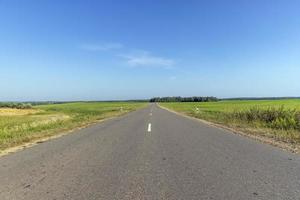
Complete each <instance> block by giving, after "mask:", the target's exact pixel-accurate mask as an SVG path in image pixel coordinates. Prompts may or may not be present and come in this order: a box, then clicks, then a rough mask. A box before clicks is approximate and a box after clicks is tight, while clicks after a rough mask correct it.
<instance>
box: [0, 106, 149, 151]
mask: <svg viewBox="0 0 300 200" xmlns="http://www.w3.org/2000/svg"><path fill="white" fill-rule="evenodd" d="M146 105H147V104H146V103H129V102H77V103H62V104H48V105H38V106H33V107H32V108H30V109H15V108H0V150H4V149H6V148H9V147H13V146H17V145H20V144H23V143H26V142H30V141H33V140H37V139H40V138H44V137H49V136H53V135H56V134H58V133H61V132H63V131H68V130H71V129H74V128H76V127H83V126H86V125H88V124H90V123H93V122H97V121H99V120H103V119H106V118H111V117H115V116H120V115H123V114H126V113H128V112H131V111H134V110H136V109H138V108H141V107H143V106H146Z"/></svg>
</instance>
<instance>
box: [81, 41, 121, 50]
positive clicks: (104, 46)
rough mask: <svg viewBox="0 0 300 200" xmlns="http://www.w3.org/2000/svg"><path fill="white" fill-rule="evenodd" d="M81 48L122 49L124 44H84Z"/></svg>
mask: <svg viewBox="0 0 300 200" xmlns="http://www.w3.org/2000/svg"><path fill="white" fill-rule="evenodd" d="M81 48H82V49H84V50H87V51H109V50H114V49H121V48H123V45H122V44H120V43H106V44H101V45H99V44H84V45H81Z"/></svg>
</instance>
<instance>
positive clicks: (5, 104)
mask: <svg viewBox="0 0 300 200" xmlns="http://www.w3.org/2000/svg"><path fill="white" fill-rule="evenodd" d="M0 108H16V109H30V108H32V105H31V104H30V103H16V102H0Z"/></svg>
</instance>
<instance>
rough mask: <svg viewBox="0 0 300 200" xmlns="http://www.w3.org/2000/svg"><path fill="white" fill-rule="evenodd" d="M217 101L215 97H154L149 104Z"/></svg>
mask: <svg viewBox="0 0 300 200" xmlns="http://www.w3.org/2000/svg"><path fill="white" fill-rule="evenodd" d="M212 101H218V98H216V97H196V96H195V97H180V96H179V97H154V98H151V99H150V102H212Z"/></svg>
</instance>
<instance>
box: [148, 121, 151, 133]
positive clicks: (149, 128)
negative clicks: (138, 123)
mask: <svg viewBox="0 0 300 200" xmlns="http://www.w3.org/2000/svg"><path fill="white" fill-rule="evenodd" d="M148 132H151V123H149V124H148Z"/></svg>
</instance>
